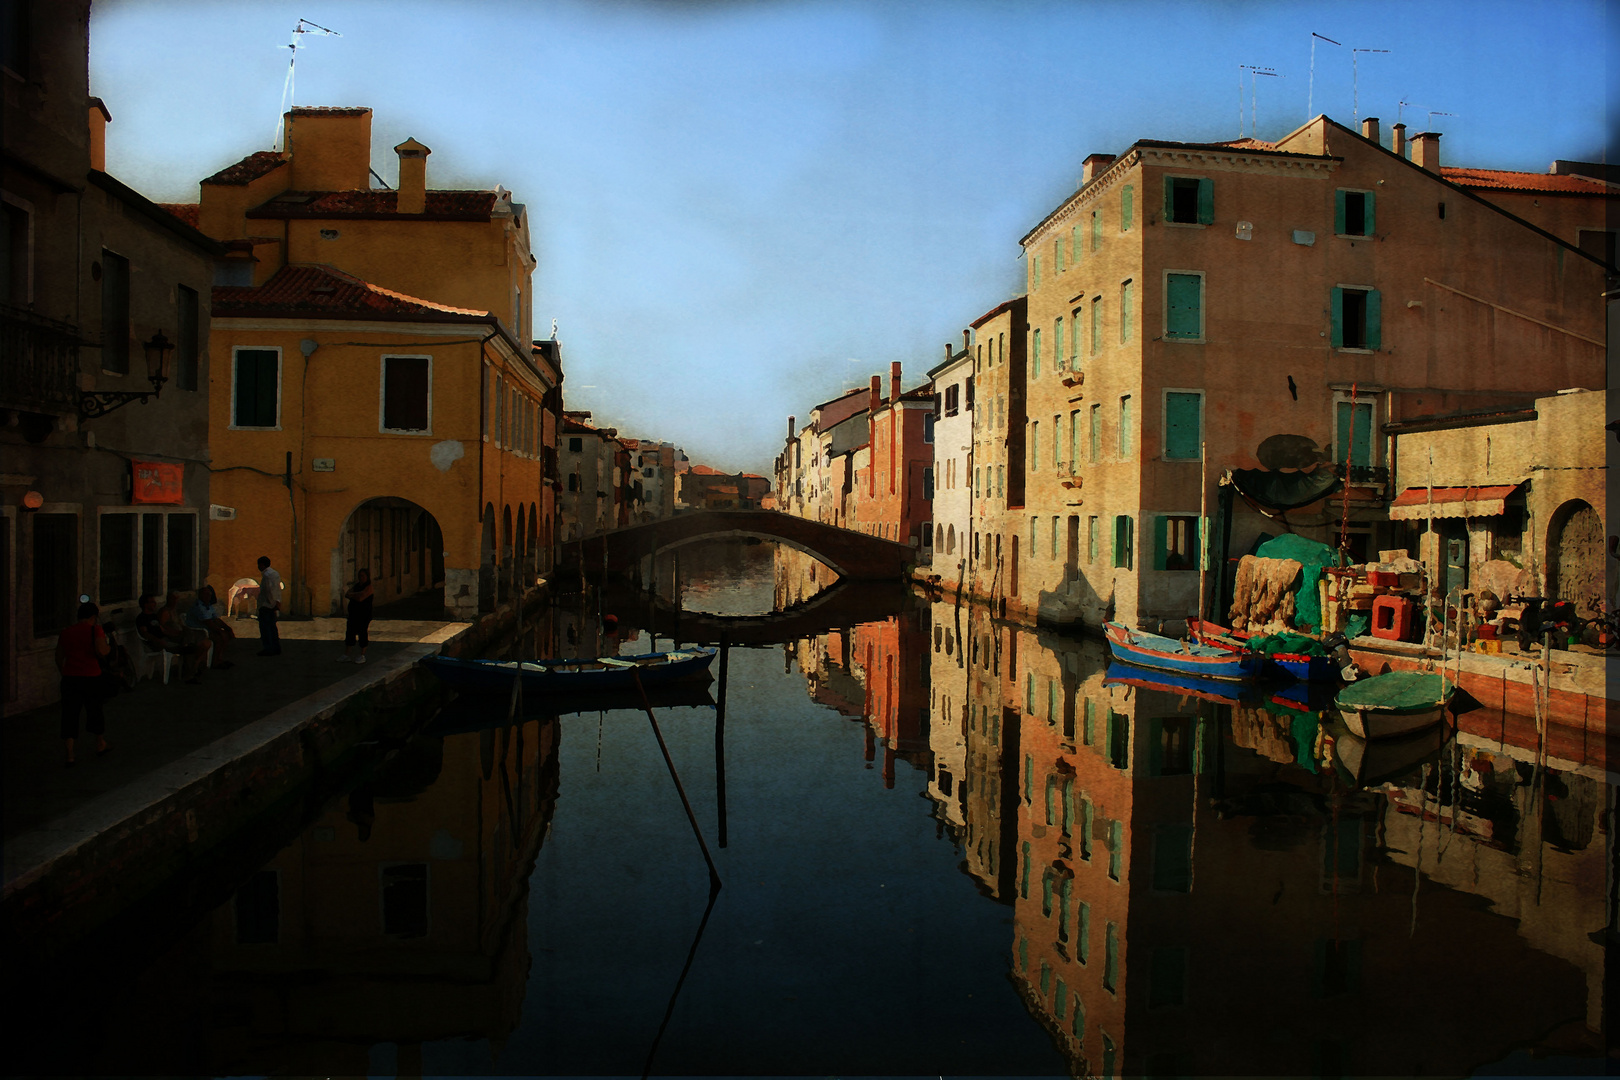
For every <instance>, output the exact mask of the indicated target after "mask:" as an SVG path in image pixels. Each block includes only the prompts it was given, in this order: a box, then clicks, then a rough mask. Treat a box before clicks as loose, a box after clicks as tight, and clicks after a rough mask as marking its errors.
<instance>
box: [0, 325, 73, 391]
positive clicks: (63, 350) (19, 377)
mask: <svg viewBox="0 0 1620 1080" xmlns="http://www.w3.org/2000/svg"><path fill="white" fill-rule="evenodd" d="M0 356H4V357H5V363H3V364H0V404H3V405H5V406H8V407H10V408H14V409H22V410H25V411H29V412H61V413H67V412H72V411H73V409H74V407H75V403H76V402H77V401H78V397H79V388H78V378H79V331H78V327H76V326H74V325H72V324H71V323H64V322H57V321H56V320H55V319H47V318H45V317H44V316H42V315H36V314H35V313H33V312H32V311H28V310H26V309H24V308H17V307H12V306H10V305H9V304H0Z"/></svg>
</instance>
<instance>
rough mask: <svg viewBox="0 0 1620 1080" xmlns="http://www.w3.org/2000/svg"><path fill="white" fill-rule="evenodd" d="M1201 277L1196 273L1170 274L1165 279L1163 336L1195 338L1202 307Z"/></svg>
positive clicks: (1197, 332) (1200, 319) (1200, 320)
mask: <svg viewBox="0 0 1620 1080" xmlns="http://www.w3.org/2000/svg"><path fill="white" fill-rule="evenodd" d="M1202 291H1203V289H1202V279H1201V278H1199V277H1198V275H1197V274H1170V275H1169V276H1168V277H1167V279H1166V281H1165V292H1166V293H1167V294H1168V295H1167V297H1166V299H1167V300H1168V303H1167V304H1166V312H1165V316H1166V317H1165V328H1164V329H1165V336H1166V337H1170V338H1196V337H1198V334H1199V324H1200V323H1201V322H1202V321H1203V320H1202V318H1201V314H1202V313H1201V311H1200V310H1199V309H1200V308H1201V307H1202V299H1203V298H1202V296H1201V295H1200V294H1201V293H1202Z"/></svg>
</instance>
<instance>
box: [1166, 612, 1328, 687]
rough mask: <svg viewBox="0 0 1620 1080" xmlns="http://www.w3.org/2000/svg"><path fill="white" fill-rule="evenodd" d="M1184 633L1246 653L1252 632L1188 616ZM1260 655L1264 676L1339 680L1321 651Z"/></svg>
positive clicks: (1202, 642) (1250, 647)
mask: <svg viewBox="0 0 1620 1080" xmlns="http://www.w3.org/2000/svg"><path fill="white" fill-rule="evenodd" d="M1187 634H1188V636H1189V637H1191V638H1192V639H1193V640H1194V641H1197V642H1199V643H1200V644H1203V645H1210V646H1213V647H1214V648H1217V649H1229V650H1231V651H1233V652H1246V651H1250V650H1252V649H1253V648H1254V646H1253V644H1252V642H1253V641H1254V637H1255V635H1252V634H1242V633H1239V632H1237V631H1235V630H1230V629H1228V628H1226V627H1224V626H1221V625H1220V624H1219V623H1214V622H1210V621H1209V620H1208V619H1188V620H1187ZM1264 656H1265V664H1264V665H1263V667H1262V668H1261V671H1262V672H1263V673H1264V674H1266V675H1274V676H1279V677H1283V678H1289V679H1299V680H1300V681H1302V682H1331V683H1336V682H1340V681H1341V677H1340V671H1339V664H1338V661H1336V660H1335V659H1334V658H1333V657H1332V656H1329V655H1327V654H1326V652H1325V651H1324V652H1323V653H1322V654H1320V655H1318V654H1316V653H1310V652H1269V653H1264Z"/></svg>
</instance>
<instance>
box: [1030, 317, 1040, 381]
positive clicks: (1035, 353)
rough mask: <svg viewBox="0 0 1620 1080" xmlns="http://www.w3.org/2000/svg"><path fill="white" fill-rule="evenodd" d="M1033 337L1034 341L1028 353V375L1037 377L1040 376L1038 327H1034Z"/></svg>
mask: <svg viewBox="0 0 1620 1080" xmlns="http://www.w3.org/2000/svg"><path fill="white" fill-rule="evenodd" d="M1034 338H1035V341H1034V344H1033V346H1032V348H1031V351H1030V354H1029V377H1030V378H1032V379H1038V378H1040V377H1041V331H1040V328H1039V327H1036V329H1035V333H1034Z"/></svg>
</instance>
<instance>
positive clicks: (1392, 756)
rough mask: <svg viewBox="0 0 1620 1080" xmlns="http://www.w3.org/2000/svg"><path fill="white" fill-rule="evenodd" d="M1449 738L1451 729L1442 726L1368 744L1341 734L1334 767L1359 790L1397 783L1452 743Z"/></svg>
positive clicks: (1337, 742) (1346, 734)
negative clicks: (1360, 788)
mask: <svg viewBox="0 0 1620 1080" xmlns="http://www.w3.org/2000/svg"><path fill="white" fill-rule="evenodd" d="M1451 735H1452V731H1451V728H1450V726H1449V725H1445V724H1435V725H1432V726H1431V727H1429V728H1428V729H1426V730H1424V731H1418V732H1415V733H1413V734H1410V735H1402V736H1399V737H1396V738H1391V739H1374V740H1372V741H1371V742H1369V741H1367V740H1365V739H1361V738H1357V737H1356V736H1355V735H1352V734H1350V733H1349V732H1340V733H1339V734H1338V737H1337V738H1336V739H1334V741H1333V766H1334V768H1335V769H1336V770H1338V771H1339V772H1340V773H1341V774H1343V775H1344V776H1346V777H1347V778H1348V779H1349V780H1350V781H1351V782H1352V783H1354V784H1355V785H1356V786H1358V787H1372V786H1374V785H1377V784H1383V783H1387V782H1388V781H1391V780H1400V779H1401V778H1403V777H1405V776H1406V775H1407V774H1409V773H1411V772H1412V771H1413V770H1415V769H1417V768H1419V767H1421V766H1422V765H1423V763H1424V762H1426V761H1429V760H1430V759H1432V758H1433V757H1434V756H1435V755H1436V754H1438V753H1439V752H1440V750H1441V748H1442V747H1444V746H1445V745H1446V743H1448V742H1450V741H1451Z"/></svg>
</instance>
